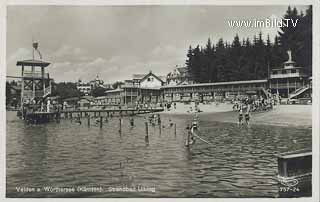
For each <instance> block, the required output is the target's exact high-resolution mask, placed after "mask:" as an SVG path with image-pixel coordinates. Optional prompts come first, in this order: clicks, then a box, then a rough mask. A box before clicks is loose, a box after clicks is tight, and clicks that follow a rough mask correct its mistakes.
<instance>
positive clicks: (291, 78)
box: [269, 50, 311, 98]
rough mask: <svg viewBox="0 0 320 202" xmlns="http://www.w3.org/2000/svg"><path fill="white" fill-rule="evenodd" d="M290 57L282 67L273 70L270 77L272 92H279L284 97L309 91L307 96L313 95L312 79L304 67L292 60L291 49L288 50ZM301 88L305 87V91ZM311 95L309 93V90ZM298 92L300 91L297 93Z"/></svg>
mask: <svg viewBox="0 0 320 202" xmlns="http://www.w3.org/2000/svg"><path fill="white" fill-rule="evenodd" d="M288 56H289V59H288V61H286V62H284V63H283V66H282V67H281V68H276V69H272V70H271V74H270V77H269V89H271V92H272V93H277V94H279V95H280V96H281V97H284V98H293V97H295V96H299V95H301V94H302V93H307V94H306V95H305V96H307V97H308V96H311V85H310V79H309V75H308V73H307V72H305V69H304V68H303V67H298V66H296V63H295V62H294V61H292V58H291V51H290V50H289V51H288ZM301 89H305V90H304V91H303V92H302V91H301ZM307 91H308V92H309V95H308V92H307ZM297 92H299V93H300V94H299V93H298V94H297Z"/></svg>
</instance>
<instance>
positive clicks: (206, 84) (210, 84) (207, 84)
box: [162, 80, 268, 88]
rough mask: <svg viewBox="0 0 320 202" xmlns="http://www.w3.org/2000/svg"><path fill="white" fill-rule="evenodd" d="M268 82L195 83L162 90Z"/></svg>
mask: <svg viewBox="0 0 320 202" xmlns="http://www.w3.org/2000/svg"><path fill="white" fill-rule="evenodd" d="M267 82H268V80H248V81H228V82H216V83H196V84H188V85H181V86H163V87H162V88H179V87H194V86H219V85H232V84H251V83H267Z"/></svg>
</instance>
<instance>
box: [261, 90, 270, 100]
mask: <svg viewBox="0 0 320 202" xmlns="http://www.w3.org/2000/svg"><path fill="white" fill-rule="evenodd" d="M261 90H262V92H263V94H264V95H265V97H266V98H268V95H269V92H268V91H267V90H266V89H265V88H261Z"/></svg>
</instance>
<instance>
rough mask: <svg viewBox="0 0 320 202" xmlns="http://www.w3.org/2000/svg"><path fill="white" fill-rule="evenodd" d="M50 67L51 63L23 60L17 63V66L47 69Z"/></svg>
mask: <svg viewBox="0 0 320 202" xmlns="http://www.w3.org/2000/svg"><path fill="white" fill-rule="evenodd" d="M48 65H50V63H49V62H44V61H41V60H22V61H18V62H17V66H38V67H47V66H48Z"/></svg>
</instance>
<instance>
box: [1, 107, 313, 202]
mask: <svg viewBox="0 0 320 202" xmlns="http://www.w3.org/2000/svg"><path fill="white" fill-rule="evenodd" d="M206 117H207V116H206ZM161 118H162V123H163V124H164V125H165V128H162V129H161V132H160V129H159V127H158V126H155V127H152V126H149V141H148V142H146V140H145V125H144V121H145V120H144V116H143V115H141V116H138V117H135V127H130V126H129V125H130V124H129V118H128V117H124V118H123V122H122V130H121V134H120V133H119V118H116V117H114V118H113V119H109V121H108V123H104V125H103V128H102V129H100V127H99V126H95V125H94V124H93V122H94V120H93V119H92V121H91V127H88V126H87V121H86V120H85V119H83V121H82V125H78V124H77V123H75V122H74V121H73V122H72V121H71V120H68V119H67V120H61V122H60V123H49V124H45V125H27V124H25V123H24V122H23V121H22V120H19V119H18V118H17V117H16V113H15V112H7V124H6V126H7V135H6V168H7V169H6V176H7V178H6V191H7V193H6V195H7V197H278V183H277V180H276V175H277V159H276V158H275V157H274V154H276V153H278V152H285V151H291V150H296V149H303V148H311V145H312V132H311V131H312V130H311V129H310V128H292V127H290V128H289V127H278V126H277V127H276V126H266V125H264V126H259V125H251V126H250V128H247V127H245V126H243V127H240V128H239V127H238V125H237V124H234V123H220V122H214V121H210V120H209V119H207V120H203V119H202V117H201V115H200V116H199V118H200V131H201V136H202V137H203V138H204V139H206V140H208V141H209V142H211V145H209V144H206V143H204V142H201V141H197V142H196V143H195V145H193V147H192V148H191V149H190V150H188V149H187V148H186V147H185V146H184V143H185V137H186V133H187V132H186V129H185V128H186V125H187V124H188V123H190V121H191V120H192V116H191V115H170V116H169V115H164V114H162V115H161ZM169 119H172V121H173V122H174V123H176V126H177V132H176V134H175V132H174V127H169V126H168V124H169ZM17 187H27V188H30V189H35V190H36V191H34V190H32V191H31V192H29V193H28V192H17V189H16V188H17ZM44 187H56V189H53V190H45V189H44ZM84 187H85V188H87V190H85V189H84ZM137 187H139V188H137ZM58 188H59V189H58ZM62 188H70V189H72V188H73V189H75V191H74V192H73V190H71V192H66V191H60V190H61V189H62ZM90 188H91V189H90ZM93 188H94V189H95V190H92V189H93ZM126 188H128V189H126ZM130 188H132V189H133V188H135V189H134V191H128V190H130Z"/></svg>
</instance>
